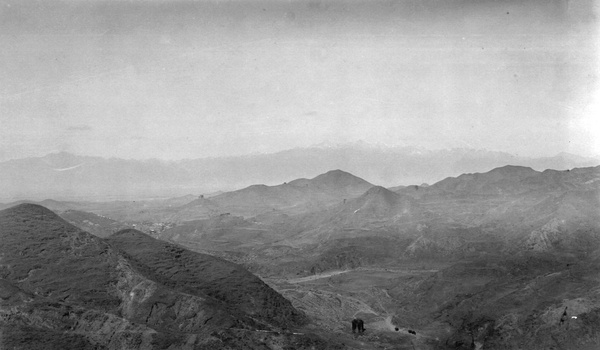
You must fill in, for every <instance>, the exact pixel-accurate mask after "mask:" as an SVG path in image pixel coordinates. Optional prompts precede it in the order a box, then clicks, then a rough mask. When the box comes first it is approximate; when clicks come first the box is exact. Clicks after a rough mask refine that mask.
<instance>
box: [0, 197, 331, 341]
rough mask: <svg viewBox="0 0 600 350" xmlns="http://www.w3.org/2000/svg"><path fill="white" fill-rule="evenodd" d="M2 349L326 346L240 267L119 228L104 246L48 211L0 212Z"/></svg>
mask: <svg viewBox="0 0 600 350" xmlns="http://www.w3.org/2000/svg"><path fill="white" fill-rule="evenodd" d="M0 241H1V242H2V244H1V245H0V264H1V265H0V348H3V349H4V348H6V349H28V350H29V349H166V348H170V349H204V348H212V349H236V348H240V346H241V348H248V349H253V348H260V349H263V348H281V347H284V348H285V347H292V348H294V347H295V348H305V347H308V348H313V347H315V348H327V347H329V346H333V345H330V344H327V343H325V342H324V341H323V340H321V339H320V338H318V337H316V336H312V337H311V336H304V335H297V334H296V335H295V334H292V333H291V332H289V331H287V330H289V329H294V328H297V327H300V326H302V325H304V324H305V323H306V322H307V319H306V316H304V314H302V313H301V312H298V311H297V310H295V309H294V308H293V307H292V306H291V304H290V303H289V302H288V301H287V300H286V299H284V298H283V297H282V296H281V295H279V294H277V293H276V292H275V291H274V290H272V289H271V288H269V287H268V286H267V285H266V284H264V283H263V282H262V281H261V280H260V279H258V278H256V277H255V276H253V275H252V274H250V273H248V272H247V271H245V270H244V269H242V268H241V267H239V266H237V265H235V264H232V263H229V262H226V261H223V260H221V259H218V258H214V257H211V256H206V255H202V254H198V253H193V252H190V251H187V250H185V249H183V248H180V247H178V246H174V245H171V244H168V243H164V242H158V241H156V240H154V239H152V238H150V237H148V236H146V235H144V234H142V233H140V232H138V231H134V230H126V231H122V232H119V233H117V234H116V235H114V236H112V237H110V238H109V239H108V240H102V239H100V238H98V237H95V236H93V235H91V234H89V233H87V232H84V231H81V230H79V229H77V228H76V227H74V226H71V225H70V224H68V223H67V222H65V221H64V220H62V219H61V218H59V217H58V216H57V215H56V214H54V213H53V212H51V211H49V210H48V209H46V208H44V207H41V206H38V205H32V204H23V205H19V206H16V207H13V208H9V209H6V210H3V211H1V212H0Z"/></svg>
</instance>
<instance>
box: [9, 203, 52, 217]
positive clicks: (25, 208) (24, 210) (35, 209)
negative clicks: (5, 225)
mask: <svg viewBox="0 0 600 350" xmlns="http://www.w3.org/2000/svg"><path fill="white" fill-rule="evenodd" d="M0 213H1V214H0V215H2V216H14V217H18V218H20V219H23V218H38V219H45V220H48V219H59V220H60V217H59V216H58V215H56V214H55V213H54V212H53V211H51V210H50V209H48V208H46V207H43V206H41V205H39V204H33V203H22V204H19V205H16V206H14V207H11V208H8V209H5V210H2V211H1V212H0Z"/></svg>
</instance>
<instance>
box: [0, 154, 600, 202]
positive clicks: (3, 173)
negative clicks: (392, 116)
mask: <svg viewBox="0 0 600 350" xmlns="http://www.w3.org/2000/svg"><path fill="white" fill-rule="evenodd" d="M599 163H600V160H598V159H594V158H586V157H580V156H572V155H568V154H560V155H557V156H556V157H545V158H526V157H517V156H513V155H510V154H507V153H502V152H493V151H481V150H470V149H453V150H437V151H423V150H420V151H418V152H417V151H415V150H414V149H411V148H377V147H358V146H356V145H347V146H340V147H335V148H318V147H313V148H310V147H309V148H300V149H292V150H286V151H281V152H277V153H272V154H258V155H248V156H237V157H221V158H199V159H183V160H177V161H165V160H157V159H147V160H133V159H128V160H126V159H119V158H109V159H106V158H101V157H93V156H79V155H74V154H71V153H67V152H61V153H54V154H49V155H47V156H44V157H30V158H23V159H12V160H8V161H4V162H0V193H2V196H3V198H2V200H5V201H6V200H10V201H14V200H18V199H24V198H29V199H35V200H41V199H43V198H54V199H61V200H65V199H79V200H81V199H96V200H97V199H103V200H106V199H115V198H121V199H139V198H149V197H175V196H180V195H185V194H188V193H195V194H196V195H199V194H202V193H210V192H215V191H218V190H227V191H231V190H234V189H236V188H237V189H239V188H245V187H248V186H249V185H252V184H255V183H264V184H267V185H275V184H280V183H283V182H284V181H287V180H288V179H291V178H311V177H314V176H315V174H322V173H324V172H326V171H328V170H329V169H332V168H333V169H336V168H337V169H345V170H346V171H348V172H350V173H353V174H357V175H359V176H360V177H362V178H366V179H368V180H369V181H370V182H372V183H376V184H380V185H384V186H386V187H391V186H398V185H410V184H420V183H433V182H437V181H440V180H442V179H443V178H445V177H447V176H448V175H451V176H458V175H460V174H462V173H473V172H481V171H484V170H486V169H490V168H494V167H498V166H501V165H505V164H515V165H523V166H530V167H533V168H535V169H537V170H544V169H567V168H574V167H581V166H590V165H597V164H599Z"/></svg>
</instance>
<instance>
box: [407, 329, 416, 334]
mask: <svg viewBox="0 0 600 350" xmlns="http://www.w3.org/2000/svg"><path fill="white" fill-rule="evenodd" d="M408 333H410V334H414V335H417V332H415V331H413V330H412V329H409V330H408Z"/></svg>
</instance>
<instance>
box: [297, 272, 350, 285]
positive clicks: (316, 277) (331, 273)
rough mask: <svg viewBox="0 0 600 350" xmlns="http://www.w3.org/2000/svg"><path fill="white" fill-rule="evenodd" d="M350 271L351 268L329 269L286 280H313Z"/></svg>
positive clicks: (298, 281)
mask: <svg viewBox="0 0 600 350" xmlns="http://www.w3.org/2000/svg"><path fill="white" fill-rule="evenodd" d="M350 271H353V270H336V271H329V272H325V273H319V274H316V275H312V276H306V277H299V278H291V279H289V280H287V283H291V284H294V283H302V282H308V281H314V280H318V279H321V278H327V277H331V276H335V275H341V274H343V273H346V272H350Z"/></svg>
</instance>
